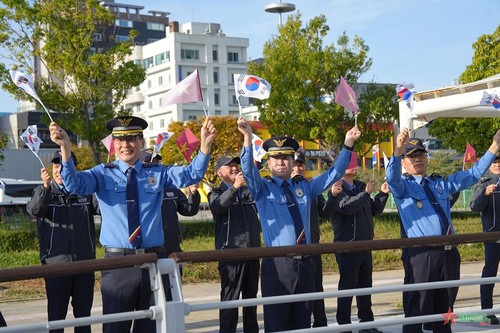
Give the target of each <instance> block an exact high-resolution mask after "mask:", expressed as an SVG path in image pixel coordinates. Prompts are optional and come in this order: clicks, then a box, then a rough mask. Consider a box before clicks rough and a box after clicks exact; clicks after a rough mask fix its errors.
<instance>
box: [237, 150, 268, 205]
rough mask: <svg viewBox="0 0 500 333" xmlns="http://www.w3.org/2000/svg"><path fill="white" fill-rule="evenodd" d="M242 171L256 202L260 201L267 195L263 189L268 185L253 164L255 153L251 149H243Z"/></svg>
mask: <svg viewBox="0 0 500 333" xmlns="http://www.w3.org/2000/svg"><path fill="white" fill-rule="evenodd" d="M241 171H243V178H244V179H245V182H246V183H247V186H248V189H249V190H250V193H252V195H253V197H254V199H255V200H259V199H260V198H261V197H262V196H263V195H265V191H264V190H263V187H264V186H266V185H265V184H264V180H263V179H262V177H261V176H260V173H259V170H258V169H257V167H256V166H255V165H254V164H253V152H252V148H251V147H243V150H242V153H241Z"/></svg>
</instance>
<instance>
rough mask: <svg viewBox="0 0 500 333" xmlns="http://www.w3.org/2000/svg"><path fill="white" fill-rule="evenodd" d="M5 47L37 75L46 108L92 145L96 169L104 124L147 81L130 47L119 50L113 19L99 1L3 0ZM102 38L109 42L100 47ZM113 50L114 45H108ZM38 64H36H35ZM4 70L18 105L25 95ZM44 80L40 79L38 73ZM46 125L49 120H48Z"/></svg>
mask: <svg viewBox="0 0 500 333" xmlns="http://www.w3.org/2000/svg"><path fill="white" fill-rule="evenodd" d="M0 3H1V6H0V46H2V47H3V48H4V49H5V50H6V55H4V58H7V59H8V61H9V62H12V63H14V64H15V66H22V67H24V71H26V72H28V73H35V80H36V82H35V86H36V90H37V93H38V95H39V96H40V98H41V100H42V101H43V102H44V104H45V105H46V106H47V107H48V108H49V109H51V110H54V111H57V112H60V113H63V114H64V117H60V118H59V119H58V121H59V122H61V125H62V126H64V127H66V128H68V129H70V130H71V131H72V132H73V133H75V134H77V135H79V136H80V139H83V140H87V141H88V143H89V146H90V149H91V152H92V159H93V161H94V163H98V162H100V155H99V152H100V151H102V150H103V149H104V147H102V145H101V144H100V140H101V139H102V138H103V137H104V136H105V133H106V130H105V121H106V120H108V119H110V118H112V117H113V116H114V115H115V114H116V113H121V114H126V113H127V111H126V110H120V107H119V106H120V104H121V103H122V102H123V100H124V99H125V97H126V96H127V93H128V92H129V90H130V89H131V88H133V87H136V86H138V85H139V84H140V83H141V82H142V81H144V79H145V69H144V68H142V67H140V66H139V65H136V64H134V63H133V62H132V61H130V60H128V58H127V57H128V56H129V55H130V54H131V52H132V45H133V44H132V43H133V37H134V36H135V34H136V32H132V33H131V35H130V36H129V37H130V40H129V41H128V42H122V43H114V40H113V35H112V33H111V32H112V27H113V23H114V15H113V14H112V13H110V12H109V11H108V10H107V9H106V8H104V7H103V6H101V5H99V1H98V0H81V1H74V0H44V1H42V0H38V1H23V0H2V1H0ZM96 33H100V34H102V36H103V39H104V40H105V41H106V43H103V44H102V45H97V44H95V41H94V35H95V34H96ZM106 45H113V46H106ZM33 64H34V65H33ZM7 67H8V66H7V65H6V64H5V63H2V64H0V82H1V83H2V88H4V89H5V90H7V91H9V92H10V93H11V94H12V95H14V96H15V97H16V98H18V99H26V98H28V96H27V95H26V94H25V93H24V92H22V91H21V90H20V89H18V88H17V87H16V86H15V85H14V83H13V82H12V80H11V78H10V74H9V71H8V68H7ZM41 73H42V74H41ZM45 120H46V121H47V122H48V121H49V120H48V117H45Z"/></svg>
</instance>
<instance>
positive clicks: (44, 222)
mask: <svg viewBox="0 0 500 333" xmlns="http://www.w3.org/2000/svg"><path fill="white" fill-rule="evenodd" d="M72 159H73V161H74V163H75V165H76V163H77V162H76V157H75V156H74V155H72ZM51 162H52V177H53V179H54V180H53V181H51V179H50V173H49V171H48V170H47V169H46V168H42V170H41V178H42V182H43V183H42V185H39V186H38V187H36V188H35V189H34V190H33V195H32V197H31V200H30V201H29V202H28V204H27V205H26V209H27V211H28V213H29V214H31V215H33V216H36V217H37V230H38V239H39V241H40V261H41V262H42V264H43V265H47V264H49V265H50V264H54V263H61V262H71V261H78V260H88V259H95V225H94V215H96V214H98V213H99V208H98V205H97V200H95V198H94V197H93V196H92V195H76V194H74V193H70V192H68V191H67V190H66V189H65V187H64V184H63V180H62V177H61V168H62V167H61V154H60V152H59V151H56V152H55V153H54V156H53V158H52V161H51ZM94 282H95V277H94V273H93V272H92V273H84V274H78V275H68V276H61V277H55V278H46V279H45V291H46V294H47V312H48V319H49V321H54V320H61V319H64V318H66V314H67V312H68V305H69V303H70V300H71V304H72V305H73V314H74V316H75V318H78V317H88V316H90V311H91V310H92V302H93V299H94ZM51 332H58V333H62V332H64V329H58V330H51ZM75 332H78V333H90V326H88V325H87V326H80V327H75Z"/></svg>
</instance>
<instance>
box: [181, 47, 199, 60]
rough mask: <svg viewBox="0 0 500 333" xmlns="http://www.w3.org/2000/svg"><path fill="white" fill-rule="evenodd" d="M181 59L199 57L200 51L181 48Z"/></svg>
mask: <svg viewBox="0 0 500 333" xmlns="http://www.w3.org/2000/svg"><path fill="white" fill-rule="evenodd" d="M181 59H196V60H198V59H200V51H198V50H187V49H181Z"/></svg>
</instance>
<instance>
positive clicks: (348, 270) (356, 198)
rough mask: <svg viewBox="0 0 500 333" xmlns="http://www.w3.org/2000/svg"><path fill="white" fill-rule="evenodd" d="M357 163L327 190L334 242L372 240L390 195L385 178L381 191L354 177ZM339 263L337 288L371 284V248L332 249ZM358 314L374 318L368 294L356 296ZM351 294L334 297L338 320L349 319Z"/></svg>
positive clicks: (372, 331) (363, 319)
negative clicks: (376, 190) (359, 249)
mask: <svg viewBox="0 0 500 333" xmlns="http://www.w3.org/2000/svg"><path fill="white" fill-rule="evenodd" d="M357 169H358V168H357V166H355V167H350V168H348V169H347V170H346V172H345V175H344V176H343V177H342V179H341V180H339V181H338V182H336V183H335V184H333V186H332V188H331V190H330V192H328V200H327V201H326V205H325V209H324V213H325V214H326V215H328V216H330V217H331V222H332V228H333V233H334V239H333V241H334V242H352V241H366V240H372V239H373V236H374V226H373V217H374V216H376V215H378V214H381V213H382V212H383V211H384V208H385V204H386V203H387V199H388V198H389V194H388V193H389V187H388V185H387V183H386V182H384V183H383V184H382V186H381V187H380V192H379V193H378V194H377V195H376V196H375V198H372V197H371V194H372V193H373V192H374V191H375V186H376V184H375V181H374V180H370V181H368V182H367V183H365V182H362V181H360V180H357V179H355V177H356V174H357ZM335 259H336V260H337V264H338V267H339V274H340V279H339V285H338V290H345V289H355V288H371V287H372V273H373V261H372V251H355V252H342V253H335ZM356 305H357V308H358V318H359V321H360V322H366V321H373V319H374V318H373V311H372V299H371V295H362V296H356ZM351 306H352V297H339V298H338V299H337V323H338V324H339V325H345V324H350V323H351ZM359 333H381V331H380V330H378V329H377V328H370V329H362V330H359Z"/></svg>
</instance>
